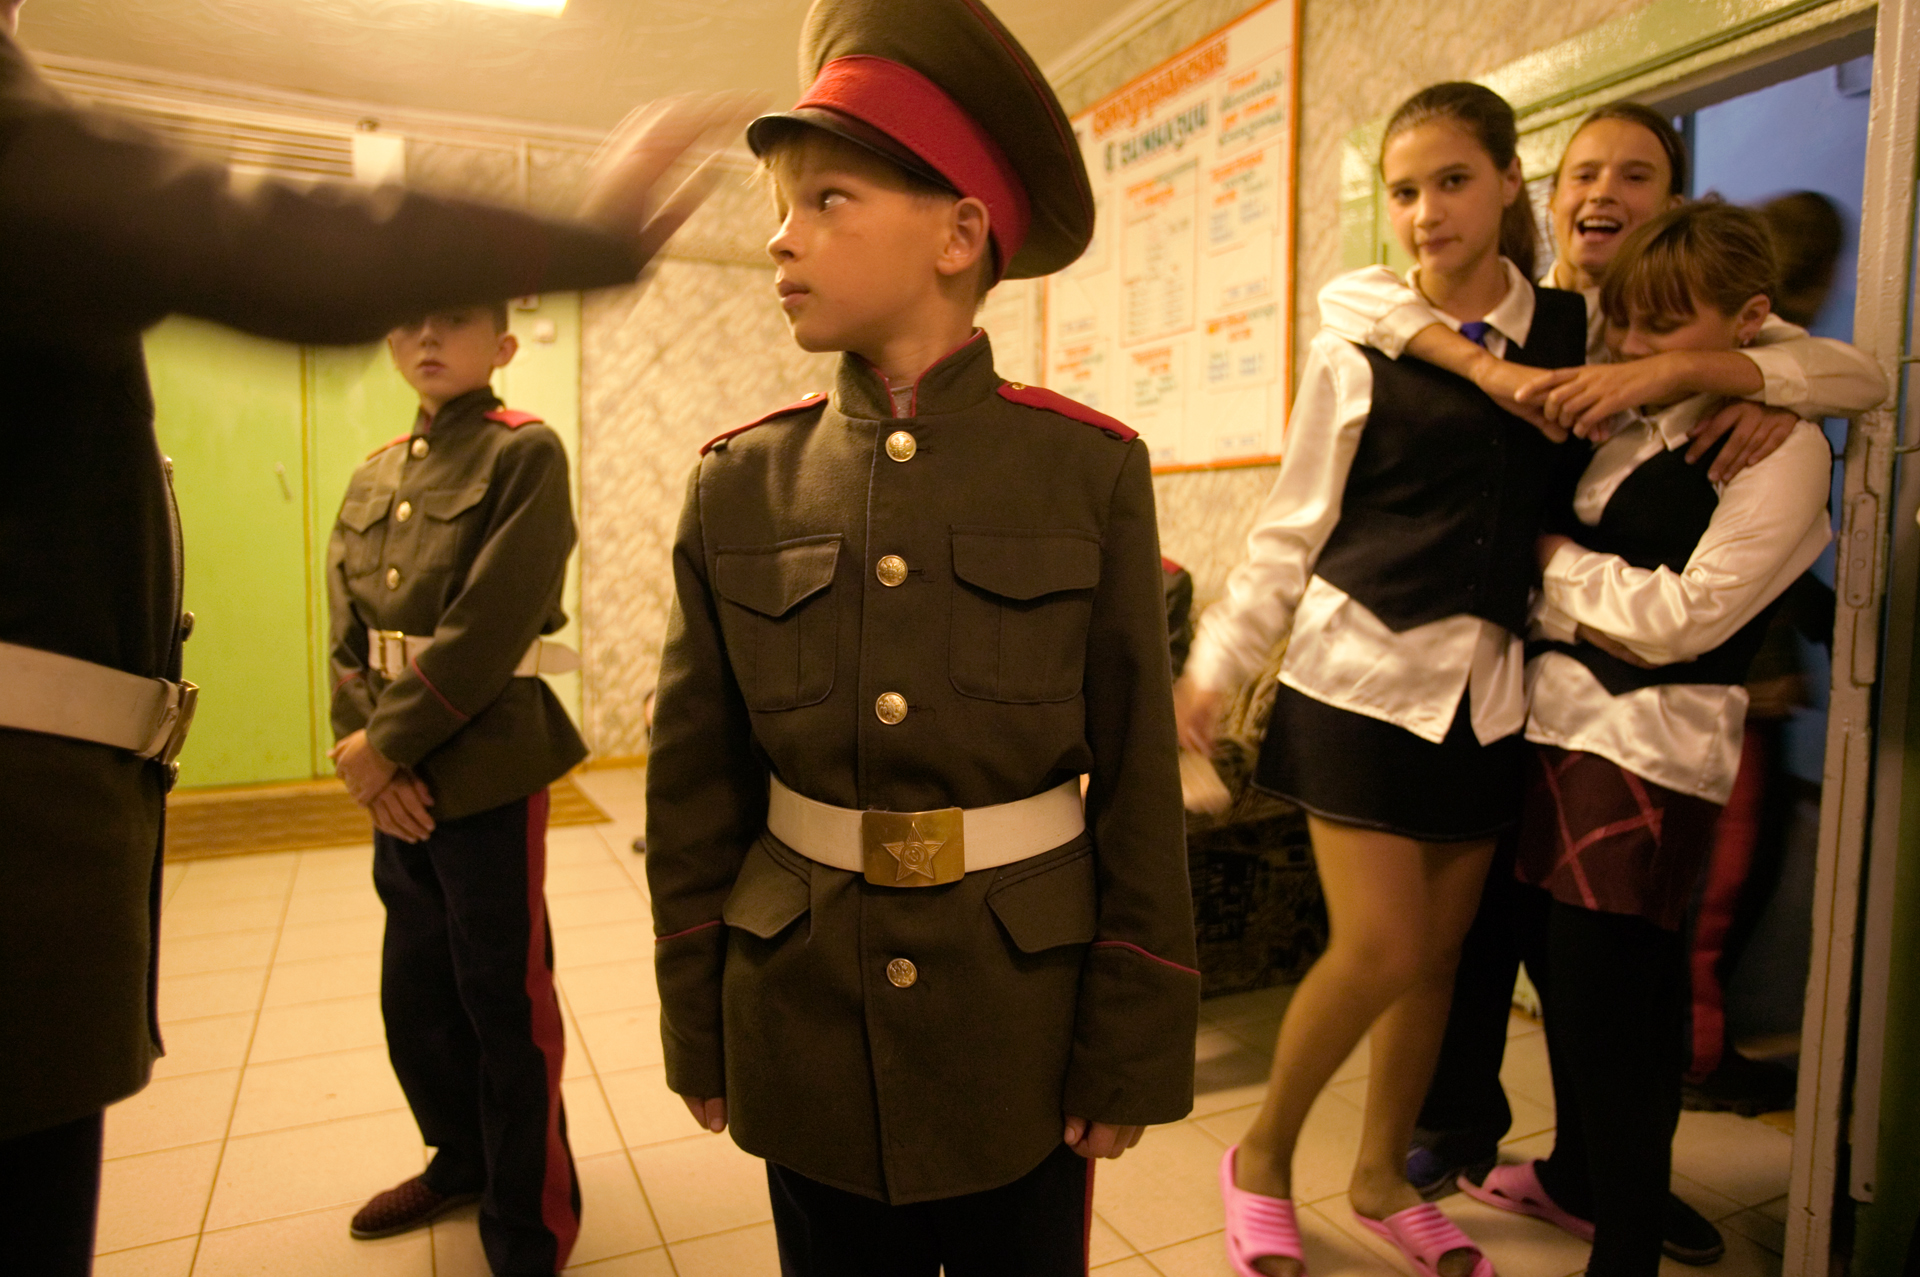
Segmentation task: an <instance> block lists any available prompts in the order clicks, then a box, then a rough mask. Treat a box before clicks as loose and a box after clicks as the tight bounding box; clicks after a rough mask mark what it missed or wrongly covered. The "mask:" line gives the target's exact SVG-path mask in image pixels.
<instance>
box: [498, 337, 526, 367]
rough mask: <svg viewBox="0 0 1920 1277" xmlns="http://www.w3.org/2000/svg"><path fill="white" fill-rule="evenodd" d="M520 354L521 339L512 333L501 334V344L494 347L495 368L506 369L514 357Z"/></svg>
mask: <svg viewBox="0 0 1920 1277" xmlns="http://www.w3.org/2000/svg"><path fill="white" fill-rule="evenodd" d="M519 353H520V339H519V338H518V337H515V336H514V335H513V334H512V333H501V334H500V344H499V345H498V346H496V347H494V351H493V366H494V367H495V368H505V367H506V366H507V365H508V364H510V363H512V362H513V357H514V356H515V355H517V354H519Z"/></svg>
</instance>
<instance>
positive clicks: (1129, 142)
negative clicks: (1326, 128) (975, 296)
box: [983, 0, 1300, 470]
mask: <svg viewBox="0 0 1920 1277" xmlns="http://www.w3.org/2000/svg"><path fill="white" fill-rule="evenodd" d="M1299 8H1300V6H1299V0H1270V2H1269V3H1267V4H1265V5H1262V6H1261V7H1259V8H1257V9H1254V10H1252V11H1251V12H1249V13H1247V14H1245V15H1244V16H1242V17H1241V18H1239V19H1237V20H1236V21H1234V22H1233V23H1232V24H1230V25H1229V26H1226V27H1223V28H1222V29H1220V30H1219V31H1216V32H1214V33H1213V34H1212V35H1210V36H1208V37H1207V38H1206V39H1204V40H1201V41H1200V42H1199V43H1197V44H1195V45H1193V46H1192V47H1190V48H1188V49H1186V50H1185V51H1183V52H1182V53H1180V54H1178V55H1176V56H1175V57H1173V58H1170V59H1168V60H1167V61H1165V62H1163V63H1161V64H1160V65H1159V66H1157V67H1154V68H1153V69H1152V70H1150V71H1148V72H1146V73H1145V74H1144V75H1141V76H1139V77H1138V78H1136V79H1134V80H1133V81H1131V82H1129V83H1128V84H1126V85H1124V86H1123V87H1122V88H1120V89H1119V90H1118V91H1116V92H1114V93H1112V94H1110V95H1108V96H1107V97H1105V98H1103V99H1101V100H1100V101H1099V102H1096V103H1094V105H1093V106H1092V107H1090V108H1089V109H1088V110H1086V111H1085V112H1083V113H1082V114H1080V115H1078V116H1076V117H1074V120H1073V126H1074V132H1075V134H1076V135H1077V136H1078V138H1079V140H1080V148H1081V153H1082V154H1083V155H1084V156H1085V158H1086V164H1087V173H1088V176H1089V177H1090V178H1091V179H1092V182H1093V192H1094V203H1095V219H1094V238H1093V243H1092V245H1091V246H1090V247H1089V248H1088V249H1087V252H1086V254H1085V255H1084V256H1083V257H1082V258H1081V259H1080V260H1079V261H1078V262H1076V263H1074V265H1072V266H1070V267H1068V268H1067V269H1066V270H1064V271H1062V272H1060V273H1059V274H1057V275H1053V276H1051V277H1049V278H1048V279H1047V280H1046V281H1045V285H1044V289H1045V292H1044V301H1043V304H1041V305H1040V306H1038V307H1036V308H1022V307H1020V306H1019V305H1018V301H1017V299H1016V298H1014V297H1011V296H1010V297H1008V298H1006V299H1005V300H1004V301H1003V302H1001V304H1000V306H999V307H996V311H997V313H996V314H995V315H994V316H993V317H992V318H993V319H998V320H1001V321H1002V322H1005V321H1006V319H1007V318H1010V317H1011V316H1010V315H1009V313H1008V312H1009V311H1013V312H1016V313H1024V314H1027V315H1031V314H1033V313H1034V310H1036V309H1037V311H1038V314H1039V317H1040V318H1039V324H1040V327H1041V342H1040V345H1039V352H1038V353H1039V363H1040V369H1039V379H1040V380H1041V382H1042V383H1043V384H1044V385H1047V386H1049V387H1050V388H1052V389H1054V390H1058V391H1059V392H1060V393H1062V394H1064V395H1067V396H1068V397H1070V398H1073V399H1078V400H1079V401H1081V402H1082V403H1085V404H1088V405H1090V406H1092V407H1094V408H1098V409H1099V410H1100V411H1102V412H1105V413H1108V414H1109V415H1111V416H1115V417H1118V418H1120V420H1122V421H1124V422H1126V423H1127V424H1128V425H1130V426H1132V427H1133V428H1134V429H1136V430H1138V431H1139V432H1140V434H1141V436H1142V437H1143V438H1144V439H1145V440H1146V441H1147V444H1148V447H1149V448H1150V449H1151V450H1152V454H1153V462H1154V466H1155V468H1156V469H1160V470H1168V469H1186V468H1194V467H1206V466H1220V465H1245V464H1252V463H1258V462H1263V461H1271V460H1273V459H1274V458H1275V456H1276V455H1277V454H1278V453H1279V451H1280V437H1281V432H1282V429H1283V427H1284V426H1285V423H1286V411H1287V401H1288V396H1289V392H1290V387H1291V382H1292V378H1291V376H1290V373H1291V368H1290V364H1291V355H1292V349H1293V341H1292V327H1293V261H1294V198H1293V191H1294V174H1295V163H1296V157H1297V155H1298V150H1299V147H1298V116H1299V112H1298V85H1299V47H1300V44H1299V30H1300V28H1299ZM996 291H1000V290H996ZM983 321H986V322H991V320H988V317H987V316H984V315H983Z"/></svg>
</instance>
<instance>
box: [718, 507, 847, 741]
mask: <svg viewBox="0 0 1920 1277" xmlns="http://www.w3.org/2000/svg"><path fill="white" fill-rule="evenodd" d="M839 562H840V538H839V537H838V536H830V537H809V538H807V539H805V540H802V541H789V542H786V543H785V544H782V545H776V546H770V547H768V548H766V549H751V550H721V551H719V552H718V553H716V554H715V555H714V564H713V587H714V592H715V593H717V594H718V595H719V596H720V628H721V630H722V632H723V633H724V635H725V637H726V642H727V659H728V661H729V662H730V663H731V664H732V665H733V673H734V677H735V678H737V679H738V680H739V682H740V692H741V695H743V696H744V697H745V698H746V702H747V708H748V709H751V710H759V711H768V710H782V709H798V708H800V707H802V706H805V705H817V704H819V703H820V702H821V701H823V700H825V699H827V694H828V693H829V692H831V691H832V690H833V667H834V662H835V659H836V658H837V656H838V650H837V643H838V639H839V618H838V616H837V615H836V613H835V610H834V599H833V590H832V589H831V586H832V585H833V573H834V569H835V568H836V567H837V566H838V564H839Z"/></svg>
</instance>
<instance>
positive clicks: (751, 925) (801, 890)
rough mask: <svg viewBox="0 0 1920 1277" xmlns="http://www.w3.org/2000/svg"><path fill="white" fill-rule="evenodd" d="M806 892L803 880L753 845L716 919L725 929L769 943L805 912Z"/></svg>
mask: <svg viewBox="0 0 1920 1277" xmlns="http://www.w3.org/2000/svg"><path fill="white" fill-rule="evenodd" d="M809 890H810V884H809V883H808V881H807V879H805V878H803V877H801V876H800V875H799V874H797V873H795V872H794V871H793V870H791V869H789V868H787V867H786V866H785V865H783V864H781V863H780V862H779V861H777V860H775V859H774V858H773V855H772V853H770V852H769V851H768V850H767V849H766V847H765V846H763V845H762V844H760V843H755V844H754V845H753V846H752V847H751V848H749V849H748V851H747V858H746V859H745V860H743V861H742V862H741V863H740V873H739V875H738V876H737V877H736V878H734V880H733V890H732V892H730V893H729V894H728V896H727V903H726V905H725V906H723V907H722V908H721V910H720V916H721V917H722V918H724V919H725V920H726V924H727V925H728V926H729V927H738V928H739V929H740V930H742V931H745V932H748V933H749V934H751V935H756V936H759V937H760V938H761V939H762V940H771V939H773V938H774V937H775V936H777V935H779V934H780V933H781V932H782V931H785V930H786V929H787V928H788V927H789V926H791V925H792V924H793V920H794V919H795V918H798V917H799V916H800V915H801V914H803V913H805V912H806V911H807V904H808V899H809V895H808V893H809Z"/></svg>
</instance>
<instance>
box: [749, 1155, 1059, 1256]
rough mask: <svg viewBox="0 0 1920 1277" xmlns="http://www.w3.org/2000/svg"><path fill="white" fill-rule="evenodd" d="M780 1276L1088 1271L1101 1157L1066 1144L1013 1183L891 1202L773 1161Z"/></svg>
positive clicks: (769, 1183) (770, 1172)
mask: <svg viewBox="0 0 1920 1277" xmlns="http://www.w3.org/2000/svg"><path fill="white" fill-rule="evenodd" d="M767 1188H768V1190H769V1191H770V1193H771V1194H772V1197H773V1227H774V1232H775V1234H776V1236H777V1237H778V1238H779V1241H780V1273H781V1277H938V1274H940V1272H941V1271H942V1267H943V1266H944V1269H945V1274H946V1277H1085V1275H1086V1272H1087V1235H1088V1230H1089V1229H1091V1228H1092V1226H1093V1163H1092V1162H1091V1161H1089V1160H1087V1159H1086V1158H1083V1157H1081V1156H1080V1155H1079V1154H1078V1153H1076V1152H1074V1151H1073V1150H1072V1149H1071V1148H1068V1147H1067V1146H1066V1145H1065V1144H1062V1145H1060V1146H1059V1147H1058V1148H1056V1149H1054V1150H1053V1152H1052V1153H1050V1154H1048V1156H1047V1159H1046V1160H1045V1161H1043V1162H1041V1163H1040V1165H1038V1166H1036V1167H1035V1168H1034V1169H1033V1170H1031V1171H1028V1172H1027V1173H1026V1174H1025V1175H1023V1176H1021V1177H1020V1178H1019V1179H1017V1180H1015V1181H1013V1183H1011V1184H1006V1185H1003V1186H1002V1187H1000V1188H994V1189H989V1190H987V1191H986V1192H984V1193H968V1194H967V1195H965V1196H963V1197H948V1198H943V1199H942V1200H940V1201H935V1202H916V1203H915V1204H913V1205H911V1206H889V1205H887V1204H886V1203H885V1202H877V1201H874V1200H873V1199H872V1198H870V1197H861V1196H859V1195H858V1194H856V1193H849V1192H847V1191H845V1190H844V1189H838V1188H830V1187H828V1186H827V1185H825V1184H821V1183H819V1182H817V1181H815V1180H811V1179H808V1178H807V1177H806V1176H804V1175H801V1174H799V1173H798V1172H796V1171H790V1170H788V1169H787V1168H786V1167H784V1166H776V1165H774V1164H773V1163H772V1162H768V1163H767Z"/></svg>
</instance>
